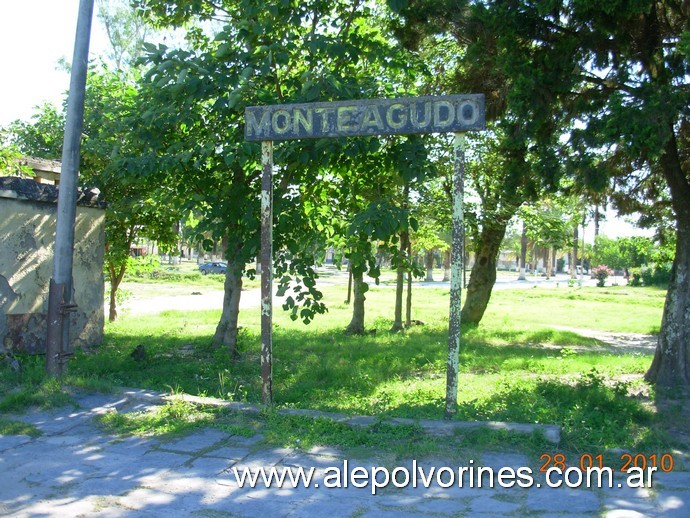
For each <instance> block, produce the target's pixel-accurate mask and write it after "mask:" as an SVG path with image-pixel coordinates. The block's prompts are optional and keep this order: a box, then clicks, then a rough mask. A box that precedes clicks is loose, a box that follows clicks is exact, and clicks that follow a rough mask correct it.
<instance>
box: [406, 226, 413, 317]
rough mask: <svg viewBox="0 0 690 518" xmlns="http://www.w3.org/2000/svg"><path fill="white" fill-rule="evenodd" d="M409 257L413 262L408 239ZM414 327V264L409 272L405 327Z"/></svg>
mask: <svg viewBox="0 0 690 518" xmlns="http://www.w3.org/2000/svg"><path fill="white" fill-rule="evenodd" d="M407 257H408V258H409V260H410V261H412V242H411V241H410V239H409V236H408V239H407ZM411 325H412V264H410V269H409V270H408V271H407V301H406V303H405V327H407V328H408V329H409V328H410V326H411Z"/></svg>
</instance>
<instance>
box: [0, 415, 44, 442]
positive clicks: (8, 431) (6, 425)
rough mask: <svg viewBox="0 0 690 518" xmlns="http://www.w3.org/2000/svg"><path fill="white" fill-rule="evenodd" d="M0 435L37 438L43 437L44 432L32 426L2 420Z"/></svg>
mask: <svg viewBox="0 0 690 518" xmlns="http://www.w3.org/2000/svg"><path fill="white" fill-rule="evenodd" d="M0 435H28V436H29V437H33V438H36V437H40V436H41V435H43V432H41V430H39V429H38V428H36V427H35V426H34V425H32V424H27V423H22V422H21V421H14V420H12V419H3V418H0Z"/></svg>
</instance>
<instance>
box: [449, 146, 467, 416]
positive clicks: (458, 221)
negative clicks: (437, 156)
mask: <svg viewBox="0 0 690 518" xmlns="http://www.w3.org/2000/svg"><path fill="white" fill-rule="evenodd" d="M465 146H466V140H465V134H464V133H456V134H455V139H454V141H453V155H454V163H453V228H452V238H451V252H450V253H451V256H450V264H451V270H450V314H449V319H448V320H449V321H448V363H447V365H446V412H445V418H446V419H451V418H452V417H453V416H454V415H455V413H456V412H457V404H458V368H459V365H458V363H459V355H460V333H461V328H460V324H461V321H460V320H461V319H460V309H461V295H462V273H463V270H464V266H463V262H464V257H463V255H464V250H463V248H464V247H463V242H464V240H465V221H464V206H463V205H464V199H463V198H464V194H465V193H464V190H465V186H464V175H465Z"/></svg>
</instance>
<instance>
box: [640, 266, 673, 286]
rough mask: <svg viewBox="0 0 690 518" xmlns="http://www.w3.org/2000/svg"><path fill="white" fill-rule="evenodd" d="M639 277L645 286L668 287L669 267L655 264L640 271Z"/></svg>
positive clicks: (669, 278)
mask: <svg viewBox="0 0 690 518" xmlns="http://www.w3.org/2000/svg"><path fill="white" fill-rule="evenodd" d="M640 277H641V278H642V283H643V284H644V285H645V286H661V287H666V286H668V283H669V281H670V280H671V265H669V264H656V265H651V266H645V267H643V268H641V269H640Z"/></svg>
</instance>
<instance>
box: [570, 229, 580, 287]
mask: <svg viewBox="0 0 690 518" xmlns="http://www.w3.org/2000/svg"><path fill="white" fill-rule="evenodd" d="M577 241H578V235H577V224H575V228H574V229H573V258H572V259H571V260H570V278H571V279H577Z"/></svg>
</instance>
